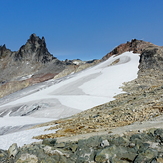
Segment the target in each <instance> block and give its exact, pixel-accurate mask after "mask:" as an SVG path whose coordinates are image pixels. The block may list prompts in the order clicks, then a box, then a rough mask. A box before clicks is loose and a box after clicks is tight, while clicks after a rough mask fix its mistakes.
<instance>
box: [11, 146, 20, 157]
mask: <svg viewBox="0 0 163 163" xmlns="http://www.w3.org/2000/svg"><path fill="white" fill-rule="evenodd" d="M18 152H19V149H18V146H17V144H16V143H14V144H12V145H11V146H10V147H9V149H8V154H9V157H15V156H16V155H17V153H18Z"/></svg>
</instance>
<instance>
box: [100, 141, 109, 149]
mask: <svg viewBox="0 0 163 163" xmlns="http://www.w3.org/2000/svg"><path fill="white" fill-rule="evenodd" d="M109 145H110V143H109V142H108V140H103V141H102V142H101V147H107V146H109Z"/></svg>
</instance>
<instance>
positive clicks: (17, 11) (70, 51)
mask: <svg viewBox="0 0 163 163" xmlns="http://www.w3.org/2000/svg"><path fill="white" fill-rule="evenodd" d="M0 21H1V23H0V45H3V44H6V46H7V48H9V49H11V50H13V51H17V50H18V49H19V48H20V46H21V45H23V44H25V43H26V41H27V39H28V38H29V36H30V35H31V34H32V33H35V34H36V35H38V36H40V37H42V36H44V37H45V39H46V43H47V48H48V50H49V52H50V53H52V54H53V55H54V56H55V57H57V58H58V59H60V60H64V59H77V58H78V59H82V60H91V59H100V58H102V57H103V56H104V55H105V54H106V53H108V52H110V51H111V50H112V49H113V48H114V47H116V46H117V45H119V44H121V43H125V42H127V41H130V40H131V39H133V38H136V39H142V40H144V41H148V42H152V43H154V44H157V45H160V46H162V45H163V43H162V38H163V0H0Z"/></svg>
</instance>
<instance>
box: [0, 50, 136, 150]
mask: <svg viewBox="0 0 163 163" xmlns="http://www.w3.org/2000/svg"><path fill="white" fill-rule="evenodd" d="M138 64H139V54H134V53H132V52H125V53H123V54H121V55H119V56H116V57H113V56H112V57H110V58H109V59H108V60H106V61H104V62H102V63H99V64H98V65H96V66H93V67H91V68H88V69H85V70H83V71H81V72H79V73H76V74H71V75H69V76H67V77H66V78H63V79H62V80H50V81H48V82H44V83H43V84H42V85H41V84H38V85H35V86H32V87H29V88H27V89H24V90H21V91H19V92H17V93H15V94H13V95H10V96H8V97H6V98H4V99H3V100H1V101H0V129H1V132H0V133H2V134H1V136H0V142H1V143H0V148H1V149H8V148H9V146H10V145H11V144H12V143H17V144H18V146H22V145H23V144H28V143H31V142H34V141H36V140H34V139H31V138H32V137H33V136H36V135H41V134H45V131H44V128H39V129H30V130H24V129H26V128H29V126H28V125H30V126H32V125H34V124H38V123H43V122H47V121H51V120H55V119H59V118H63V117H68V116H71V115H73V114H76V113H79V112H81V111H83V110H86V109H89V108H92V107H94V106H97V105H101V104H104V103H106V102H109V101H111V100H114V96H115V95H117V94H120V93H123V92H122V90H121V89H120V88H119V87H120V86H122V85H123V83H124V82H127V81H131V80H133V79H135V78H136V77H137V72H138ZM20 95H21V97H20ZM20 126H23V127H24V128H23V129H22V128H21V127H20ZM13 127H16V130H13V129H12V128H13ZM19 128H21V130H19ZM7 129H8V130H7ZM11 129H12V130H11ZM6 130H7V131H6ZM16 131H17V132H16ZM48 132H49V131H48ZM50 132H55V131H50ZM46 133H47V131H46Z"/></svg>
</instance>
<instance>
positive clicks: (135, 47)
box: [102, 39, 154, 60]
mask: <svg viewBox="0 0 163 163" xmlns="http://www.w3.org/2000/svg"><path fill="white" fill-rule="evenodd" d="M150 45H153V46H154V44H152V43H150V42H146V41H143V40H136V39H133V40H131V41H130V42H129V41H128V42H127V43H123V44H120V45H119V46H117V47H116V48H114V49H113V50H112V51H111V52H110V53H108V54H106V55H105V56H104V57H103V58H102V60H106V59H108V58H109V57H111V56H112V55H119V54H122V53H124V52H126V51H133V52H134V53H139V54H141V53H142V51H143V50H144V49H145V48H146V47H148V46H150Z"/></svg>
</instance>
